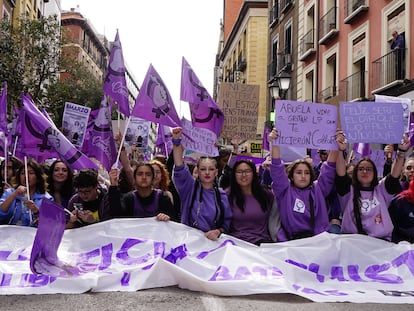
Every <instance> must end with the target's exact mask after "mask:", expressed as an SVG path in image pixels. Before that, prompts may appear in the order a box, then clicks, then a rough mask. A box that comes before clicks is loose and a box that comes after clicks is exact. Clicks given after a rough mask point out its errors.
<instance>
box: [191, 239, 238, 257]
mask: <svg viewBox="0 0 414 311" xmlns="http://www.w3.org/2000/svg"><path fill="white" fill-rule="evenodd" d="M227 244H231V245H236V243H234V241H232V240H225V241H224V242H223V243H221V244H220V245H219V246H218V247H216V248H213V249H211V250H209V251H204V252H201V253H200V254H198V256H197V259H204V258H206V257H207V256H208V255H209V254H210V253H212V252H214V251H216V250H218V249H220V248H222V247H224V246H226V245H227Z"/></svg>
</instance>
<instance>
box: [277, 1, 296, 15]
mask: <svg viewBox="0 0 414 311" xmlns="http://www.w3.org/2000/svg"><path fill="white" fill-rule="evenodd" d="M292 5H293V0H282V1H281V2H280V7H281V8H282V10H281V12H282V13H286V11H287V10H289V9H290V7H291V6H292Z"/></svg>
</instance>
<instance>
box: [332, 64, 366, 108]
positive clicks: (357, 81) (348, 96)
mask: <svg viewBox="0 0 414 311" xmlns="http://www.w3.org/2000/svg"><path fill="white" fill-rule="evenodd" d="M367 74H368V72H367V71H358V72H355V73H354V74H352V75H350V76H349V77H347V78H345V79H343V80H342V81H340V82H339V89H340V92H341V94H342V93H344V95H345V101H356V100H361V99H364V98H366V97H367V95H366V89H367V88H366V81H367Z"/></svg>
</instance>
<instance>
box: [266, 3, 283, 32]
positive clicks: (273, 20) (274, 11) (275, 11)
mask: <svg viewBox="0 0 414 311" xmlns="http://www.w3.org/2000/svg"><path fill="white" fill-rule="evenodd" d="M279 15H280V14H279V3H276V5H275V6H273V7H272V8H271V9H270V11H269V25H270V27H273V25H275V24H277V23H279Z"/></svg>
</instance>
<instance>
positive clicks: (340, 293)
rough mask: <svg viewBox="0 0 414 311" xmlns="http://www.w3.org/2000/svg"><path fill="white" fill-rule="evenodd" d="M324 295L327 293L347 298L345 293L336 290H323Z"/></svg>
mask: <svg viewBox="0 0 414 311" xmlns="http://www.w3.org/2000/svg"><path fill="white" fill-rule="evenodd" d="M325 293H327V294H329V295H331V296H348V294H347V293H343V292H340V291H338V290H337V289H332V290H325Z"/></svg>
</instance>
